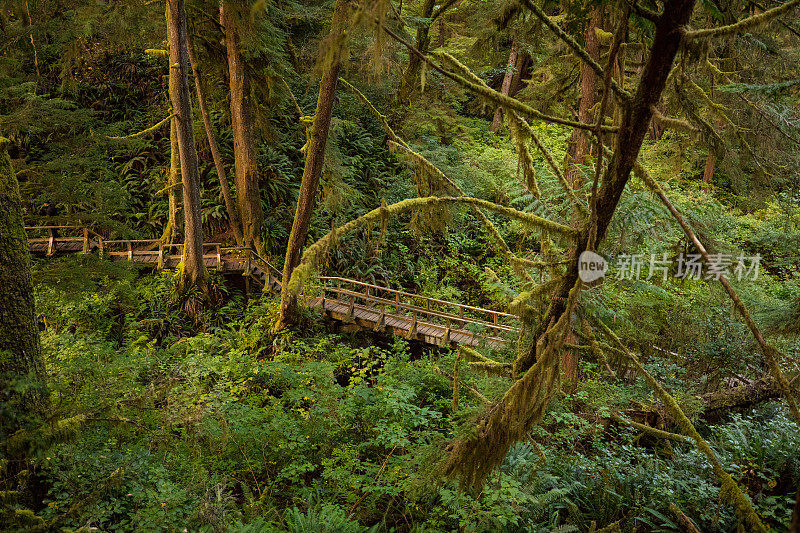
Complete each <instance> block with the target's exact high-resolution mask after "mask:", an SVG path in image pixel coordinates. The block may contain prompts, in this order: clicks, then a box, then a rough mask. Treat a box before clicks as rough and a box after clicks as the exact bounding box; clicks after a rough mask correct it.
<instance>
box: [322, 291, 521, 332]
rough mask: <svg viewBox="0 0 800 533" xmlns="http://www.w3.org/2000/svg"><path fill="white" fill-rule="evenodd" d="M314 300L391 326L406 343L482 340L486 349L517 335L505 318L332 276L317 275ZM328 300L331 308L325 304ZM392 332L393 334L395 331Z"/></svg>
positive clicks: (513, 320)
mask: <svg viewBox="0 0 800 533" xmlns="http://www.w3.org/2000/svg"><path fill="white" fill-rule="evenodd" d="M319 280H320V298H319V301H318V303H317V305H319V306H320V307H321V308H322V309H323V311H324V310H326V309H327V308H329V307H330V308H331V309H336V312H337V314H339V315H341V314H342V312H343V311H344V310H343V309H342V305H345V306H346V311H344V314H345V316H344V319H345V320H346V321H356V319H358V318H362V317H363V318H364V319H365V320H366V321H367V322H369V323H370V325H371V326H372V327H373V329H378V330H381V329H384V328H385V327H386V326H397V327H399V329H404V330H405V336H406V337H408V338H417V337H421V338H423V339H424V340H426V339H427V338H428V337H430V338H431V339H434V341H433V342H432V343H434V344H440V345H447V344H450V343H451V342H465V341H466V340H469V342H468V344H477V341H476V339H478V338H484V339H488V340H489V342H490V344H494V345H498V344H505V342H506V341H507V338H508V337H509V335H510V334H512V333H515V332H517V331H518V328H517V326H516V324H517V323H518V321H519V318H518V317H517V316H516V315H512V314H510V313H504V312H502V311H494V310H492V309H484V308H481V307H473V306H470V305H464V304H460V303H455V302H448V301H445V300H439V299H437V298H430V297H428V296H423V295H420V294H413V293H410V292H405V291H399V290H396V289H390V288H387V287H381V286H379V285H373V284H371V283H365V282H362V281H356V280H352V279H347V278H341V277H334V276H320V278H319ZM330 301H332V302H333V303H334V304H333V305H332V306H327V307H326V303H327V302H330ZM397 327H395V329H397Z"/></svg>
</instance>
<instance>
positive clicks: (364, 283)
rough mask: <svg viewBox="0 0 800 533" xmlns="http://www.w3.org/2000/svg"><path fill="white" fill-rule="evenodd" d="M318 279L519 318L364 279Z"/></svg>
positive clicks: (324, 277) (334, 277) (322, 277)
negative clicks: (368, 281)
mask: <svg viewBox="0 0 800 533" xmlns="http://www.w3.org/2000/svg"><path fill="white" fill-rule="evenodd" d="M319 279H320V281H323V280H331V281H345V282H347V283H352V284H354V285H361V286H362V287H369V288H371V289H379V290H382V291H387V292H391V293H392V294H400V295H403V296H409V297H411V298H420V299H422V300H428V301H430V302H434V303H439V304H445V305H453V306H456V307H459V308H461V309H464V310H468V311H478V312H482V313H489V314H491V315H497V316H499V317H500V316H502V317H506V318H512V319H515V320H516V319H518V318H519V317H518V316H517V315H514V314H511V313H506V312H503V311H495V310H493V309H485V308H483V307H474V306H471V305H467V304H461V303H458V302H448V301H447V300H439V299H438V298H431V297H429V296H425V295H423V294H414V293H411V292H405V291H399V290H397V289H390V288H388V287H382V286H380V285H373V284H371V283H366V282H364V281H357V280H354V279H349V278H342V277H339V276H320V277H319Z"/></svg>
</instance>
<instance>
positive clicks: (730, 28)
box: [684, 0, 800, 41]
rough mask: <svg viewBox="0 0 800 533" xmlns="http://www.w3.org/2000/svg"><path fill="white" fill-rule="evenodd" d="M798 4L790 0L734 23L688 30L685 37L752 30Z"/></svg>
mask: <svg viewBox="0 0 800 533" xmlns="http://www.w3.org/2000/svg"><path fill="white" fill-rule="evenodd" d="M797 6H800V0H789V1H788V2H785V3H783V4H781V5H780V6H778V7H774V8H772V9H768V10H766V11H764V12H762V13H759V14H757V15H753V16H751V17H747V18H744V19H742V20H740V21H739V22H736V23H734V24H728V25H727V26H719V27H717V28H707V29H704V30H695V31H688V32H686V34H685V36H684V39H686V40H687V41H696V40H699V39H708V38H712V37H723V36H726V35H734V34H737V33H743V32H746V31H751V30H754V29H755V28H758V27H759V26H763V25H764V24H767V23H769V22H772V21H773V20H775V19H776V18H778V17H779V16H781V15H783V14H784V13H788V12H789V11H791V10H792V9H794V8H796V7H797Z"/></svg>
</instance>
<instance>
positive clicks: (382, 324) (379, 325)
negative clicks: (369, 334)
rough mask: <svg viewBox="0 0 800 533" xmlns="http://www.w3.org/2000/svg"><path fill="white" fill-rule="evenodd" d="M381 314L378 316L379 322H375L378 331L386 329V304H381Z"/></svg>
mask: <svg viewBox="0 0 800 533" xmlns="http://www.w3.org/2000/svg"><path fill="white" fill-rule="evenodd" d="M380 309H381V314H380V316H379V317H378V323H377V324H375V330H376V331H383V330H385V329H386V306H385V305H384V304H380Z"/></svg>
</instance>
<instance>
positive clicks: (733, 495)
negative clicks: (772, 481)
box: [594, 319, 767, 533]
mask: <svg viewBox="0 0 800 533" xmlns="http://www.w3.org/2000/svg"><path fill="white" fill-rule="evenodd" d="M594 322H595V324H597V325H598V326H599V327H600V329H601V330H602V331H603V333H605V334H606V336H608V337H609V338H610V339H611V340H612V341H613V342H614V344H616V345H617V346H618V347H619V348H620V349H621V350H623V351H624V352H625V353H626V354H627V355H628V359H629V360H630V361H631V362H632V363H633V365H634V366H635V367H636V369H637V370H638V371H639V373H640V374H641V375H642V377H643V378H644V380H645V381H646V382H647V384H648V385H650V388H651V389H653V391H654V392H655V393H656V395H657V396H658V397H659V398H660V399H661V402H662V403H663V404H664V407H666V409H667V411H668V412H669V413H670V415H672V417H673V418H674V419H675V421H676V423H677V424H678V426H679V427H680V428H681V431H683V433H684V434H686V435H687V436H688V437H690V438H691V439H692V440H693V441H694V443H695V445H696V446H697V448H698V449H699V450H700V451H701V452H702V453H703V455H705V456H706V459H708V461H709V463H711V467H712V469H713V470H714V475H715V476H716V477H717V479H718V480H719V482H720V484H721V485H722V490H721V494H720V496H721V497H722V498H723V499H724V500H726V501H727V502H728V503H730V504H731V505H732V506H733V508H734V510H735V511H736V514H737V515H738V516H739V519H740V520H742V522H744V523H746V524H747V526H748V528H749V530H750V531H759V532H764V533H766V531H767V529H766V528H765V527H764V524H763V523H762V522H761V519H760V518H759V516H758V515H757V514H756V512H755V510H754V509H753V505H752V503H751V502H750V499H749V498H748V497H747V496H745V495H744V493H743V492H742V491H741V489H740V488H739V486H738V485H737V484H736V482H735V481H734V480H733V478H732V477H731V475H730V474H728V473H727V472H726V471H725V469H724V468H723V467H722V464H720V462H719V459H718V458H717V456H716V454H715V453H714V450H712V449H711V446H709V445H708V442H706V440H705V439H704V438H703V437H702V436H700V433H698V432H697V429H695V427H694V424H692V422H691V420H689V418H688V417H687V416H686V414H685V413H684V412H683V409H681V407H680V405H678V402H677V401H675V398H674V397H673V396H672V395H671V394H670V393H669V392H667V391H666V390H665V389H664V387H662V386H661V384H660V383H659V382H658V381H657V380H656V379H655V378H654V377H653V376H652V374H650V372H648V371H647V370H646V369H645V368H644V366H642V363H641V362H640V361H639V358H638V357H636V355H635V354H633V353H631V352H630V351H629V350H628V348H627V347H626V346H625V345H624V344H623V343H622V341H621V340H620V338H619V337H618V336H617V335H616V333H614V332H613V331H612V330H611V328H609V327H608V326H607V325H606V324H605V323H604V322H602V321H601V320H598V319H595V320H594Z"/></svg>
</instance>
